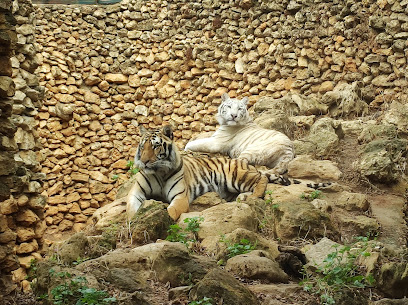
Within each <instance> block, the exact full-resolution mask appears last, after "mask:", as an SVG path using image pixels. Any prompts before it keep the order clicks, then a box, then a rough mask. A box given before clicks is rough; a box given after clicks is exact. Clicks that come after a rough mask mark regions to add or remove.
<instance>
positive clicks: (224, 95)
mask: <svg viewBox="0 0 408 305" xmlns="http://www.w3.org/2000/svg"><path fill="white" fill-rule="evenodd" d="M229 98H230V97H229V95H228V93H223V94H222V95H221V101H223V102H225V101H226V100H228V99H229Z"/></svg>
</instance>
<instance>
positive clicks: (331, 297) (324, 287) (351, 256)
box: [301, 237, 374, 305]
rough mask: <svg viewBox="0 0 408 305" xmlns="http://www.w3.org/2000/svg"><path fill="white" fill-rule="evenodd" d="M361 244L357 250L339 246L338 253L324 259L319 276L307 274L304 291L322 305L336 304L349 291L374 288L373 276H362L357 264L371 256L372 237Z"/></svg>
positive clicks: (361, 240)
mask: <svg viewBox="0 0 408 305" xmlns="http://www.w3.org/2000/svg"><path fill="white" fill-rule="evenodd" d="M357 241H358V242H359V245H353V247H352V246H335V247H334V252H332V253H330V254H329V255H328V256H327V257H326V258H325V259H324V261H323V262H324V264H323V265H322V266H321V267H319V268H318V269H317V270H316V275H315V276H313V275H310V274H308V273H307V271H305V272H304V274H305V278H304V280H303V281H302V282H301V284H302V285H303V289H304V290H305V291H308V292H311V293H314V294H317V295H319V296H320V301H321V304H323V305H333V304H336V296H338V294H341V293H344V292H345V289H350V290H355V289H363V288H366V287H370V286H372V285H373V283H374V278H373V276H372V274H366V275H362V272H361V270H360V268H361V267H360V266H359V265H358V264H357V263H356V261H357V259H358V258H359V257H367V256H370V252H368V251H367V249H368V237H359V238H358V239H357Z"/></svg>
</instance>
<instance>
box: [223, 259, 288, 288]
mask: <svg viewBox="0 0 408 305" xmlns="http://www.w3.org/2000/svg"><path fill="white" fill-rule="evenodd" d="M225 269H226V270H227V271H229V272H232V273H233V274H234V275H237V276H239V277H241V278H247V279H252V280H265V281H267V282H273V283H287V282H288V278H289V277H288V275H287V274H286V273H285V272H284V271H283V270H282V269H281V267H280V266H279V264H278V263H277V262H276V261H275V260H273V259H270V258H268V257H266V256H265V255H264V254H263V252H262V251H252V252H250V253H248V254H241V255H237V256H234V257H232V258H230V259H229V260H228V261H227V264H226V265H225Z"/></svg>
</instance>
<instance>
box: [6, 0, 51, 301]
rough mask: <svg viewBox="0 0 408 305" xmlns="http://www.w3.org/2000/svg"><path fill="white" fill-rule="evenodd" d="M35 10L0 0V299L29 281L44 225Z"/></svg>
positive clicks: (20, 2) (23, 1) (17, 1)
mask: <svg viewBox="0 0 408 305" xmlns="http://www.w3.org/2000/svg"><path fill="white" fill-rule="evenodd" d="M34 19H35V15H34V8H33V6H32V4H31V2H30V1H27V0H15V1H8V0H6V1H2V2H1V3H0V136H1V142H0V291H1V292H0V300H1V295H7V294H9V293H10V292H11V291H13V289H14V288H15V287H16V286H15V285H14V284H12V282H11V281H10V280H11V279H13V280H14V282H16V283H19V282H22V283H23V285H25V286H27V285H28V281H25V277H26V269H27V268H28V267H29V266H30V263H31V260H33V259H39V258H41V255H40V253H39V251H40V249H41V247H42V244H43V241H44V239H43V235H44V231H45V229H46V226H45V221H44V217H45V216H44V206H45V203H46V198H45V197H44V196H42V195H40V193H41V192H42V181H41V180H42V178H43V177H44V174H42V173H40V165H39V160H38V157H37V153H38V152H39V149H40V147H39V143H38V132H37V130H36V129H37V126H38V121H37V120H36V119H35V116H36V115H37V108H38V107H39V106H40V103H41V98H42V92H43V89H41V87H40V86H39V81H38V78H37V77H36V76H35V74H34V70H35V69H36V68H37V66H38V61H37V60H36V48H35V46H34V41H35V38H34V32H35V30H34Z"/></svg>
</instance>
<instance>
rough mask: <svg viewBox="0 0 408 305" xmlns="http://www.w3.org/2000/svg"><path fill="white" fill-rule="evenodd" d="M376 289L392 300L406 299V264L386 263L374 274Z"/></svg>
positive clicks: (407, 272) (407, 273)
mask: <svg viewBox="0 0 408 305" xmlns="http://www.w3.org/2000/svg"><path fill="white" fill-rule="evenodd" d="M375 279H376V282H377V283H376V284H377V287H378V288H379V289H380V290H381V291H382V292H384V293H385V294H386V295H387V296H389V297H392V298H403V297H408V263H407V262H406V261H402V262H387V263H385V264H383V265H382V266H381V268H380V270H379V271H378V272H377V273H376V274H375Z"/></svg>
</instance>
